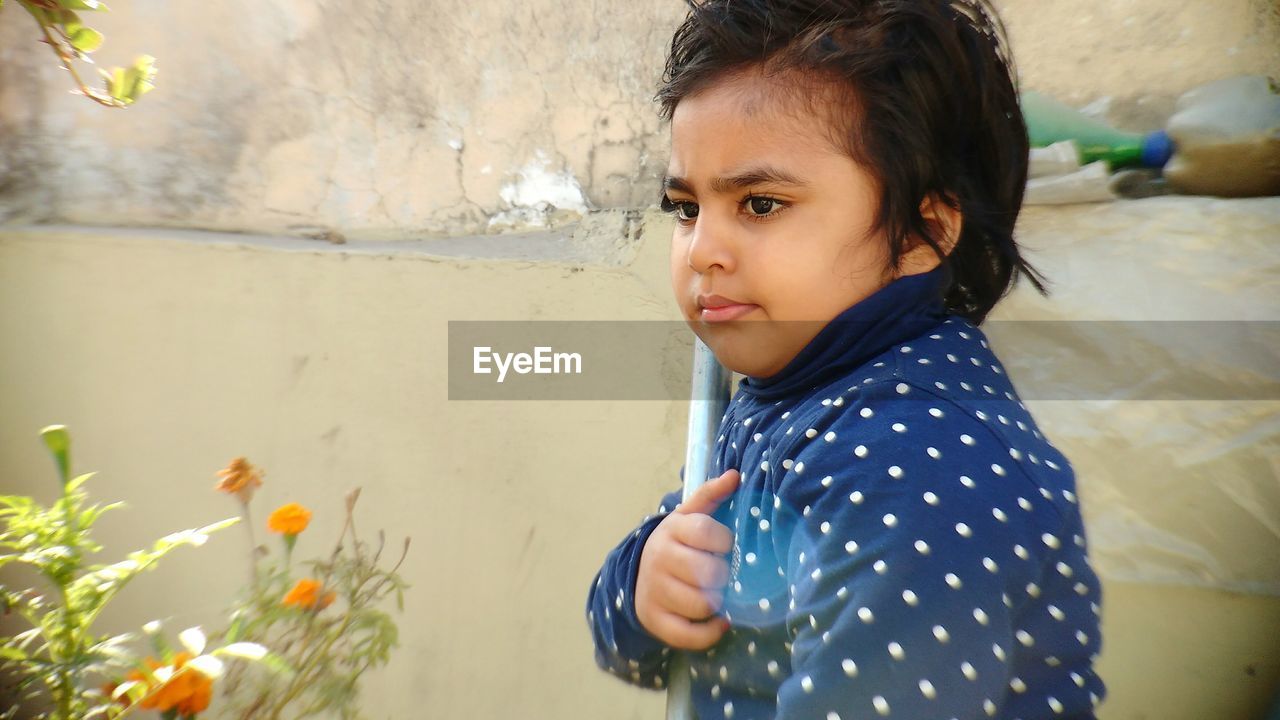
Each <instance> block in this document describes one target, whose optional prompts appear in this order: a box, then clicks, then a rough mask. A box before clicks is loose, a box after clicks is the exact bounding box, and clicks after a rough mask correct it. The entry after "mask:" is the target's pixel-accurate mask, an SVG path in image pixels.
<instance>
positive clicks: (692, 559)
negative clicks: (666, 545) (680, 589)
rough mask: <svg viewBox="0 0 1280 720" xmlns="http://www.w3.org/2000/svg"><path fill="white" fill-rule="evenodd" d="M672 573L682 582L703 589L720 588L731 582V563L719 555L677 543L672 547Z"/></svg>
mask: <svg viewBox="0 0 1280 720" xmlns="http://www.w3.org/2000/svg"><path fill="white" fill-rule="evenodd" d="M671 554H672V560H673V562H672V564H671V565H670V566H669V567H670V568H671V574H672V576H674V577H675V578H676V579H678V580H680V581H681V582H683V583H685V584H687V585H690V586H692V587H696V588H702V589H703V590H719V589H720V588H723V587H724V586H725V585H726V584H728V582H729V563H728V562H727V561H726V560H725V559H724V558H722V557H720V556H719V555H712V554H710V553H705V552H702V551H701V550H695V549H694V548H691V547H688V546H685V545H680V544H679V543H676V544H675V545H674V546H673V547H672V548H671Z"/></svg>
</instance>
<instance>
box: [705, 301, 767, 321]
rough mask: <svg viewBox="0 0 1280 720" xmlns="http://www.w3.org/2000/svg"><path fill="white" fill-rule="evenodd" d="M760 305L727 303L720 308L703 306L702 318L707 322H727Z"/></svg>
mask: <svg viewBox="0 0 1280 720" xmlns="http://www.w3.org/2000/svg"><path fill="white" fill-rule="evenodd" d="M758 307H760V306H759V305H725V306H724V307H718V308H702V319H703V321H705V322H727V321H729V320H736V319H738V318H740V317H742V316H743V315H746V314H747V313H749V312H751V311H752V310H755V309H756V308H758Z"/></svg>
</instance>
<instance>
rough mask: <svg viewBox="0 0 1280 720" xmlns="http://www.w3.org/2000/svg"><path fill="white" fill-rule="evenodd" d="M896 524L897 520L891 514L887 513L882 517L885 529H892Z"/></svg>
mask: <svg viewBox="0 0 1280 720" xmlns="http://www.w3.org/2000/svg"><path fill="white" fill-rule="evenodd" d="M897 524H898V518H897V517H895V516H894V514H893V513H889V514H888V515H885V516H884V525H885V527H893V526H894V525H897Z"/></svg>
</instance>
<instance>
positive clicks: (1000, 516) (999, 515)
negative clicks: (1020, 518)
mask: <svg viewBox="0 0 1280 720" xmlns="http://www.w3.org/2000/svg"><path fill="white" fill-rule="evenodd" d="M991 516H992V517H994V518H995V519H997V520H999V521H1000V522H1008V521H1009V516H1008V515H1005V514H1004V511H1003V510H1001V509H1000V508H991Z"/></svg>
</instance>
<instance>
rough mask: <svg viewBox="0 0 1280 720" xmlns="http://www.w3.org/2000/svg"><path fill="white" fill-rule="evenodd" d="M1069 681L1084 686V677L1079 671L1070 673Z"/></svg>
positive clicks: (1077, 685)
mask: <svg viewBox="0 0 1280 720" xmlns="http://www.w3.org/2000/svg"><path fill="white" fill-rule="evenodd" d="M1071 682H1073V683H1075V684H1076V687H1081V688H1082V687H1084V678H1083V677H1081V676H1080V673H1071Z"/></svg>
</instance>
